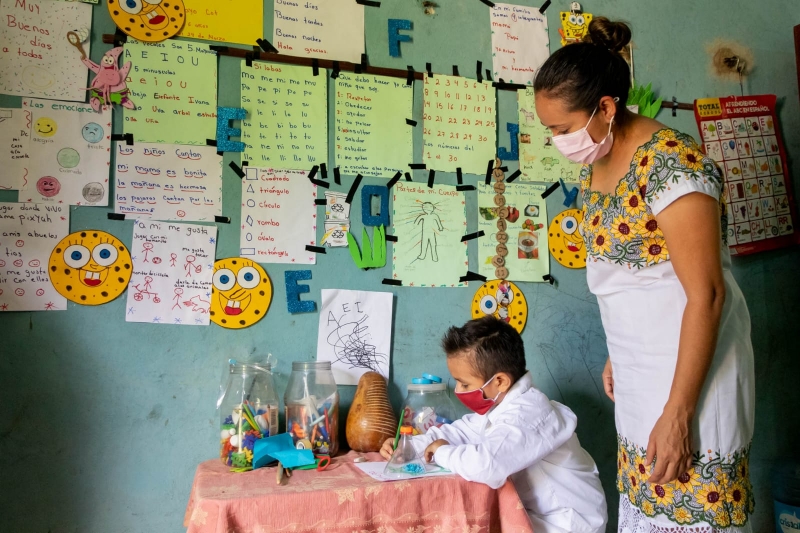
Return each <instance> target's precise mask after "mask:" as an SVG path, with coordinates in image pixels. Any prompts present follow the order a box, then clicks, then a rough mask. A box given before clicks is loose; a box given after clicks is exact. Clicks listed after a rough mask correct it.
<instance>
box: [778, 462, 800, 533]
mask: <svg viewBox="0 0 800 533" xmlns="http://www.w3.org/2000/svg"><path fill="white" fill-rule="evenodd" d="M772 495H773V497H774V499H775V531H776V532H777V533H792V532H799V533H800V462H797V461H790V462H787V463H784V464H782V465H781V466H780V467H778V468H775V470H774V471H773V476H772Z"/></svg>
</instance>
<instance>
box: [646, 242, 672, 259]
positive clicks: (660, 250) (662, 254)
mask: <svg viewBox="0 0 800 533" xmlns="http://www.w3.org/2000/svg"><path fill="white" fill-rule="evenodd" d="M663 244H664V242H663V241H662V240H660V239H642V253H641V257H642V259H645V260H646V261H647V264H648V265H655V264H656V263H660V262H662V261H666V260H667V259H669V253H667V248H666V246H664V245H663Z"/></svg>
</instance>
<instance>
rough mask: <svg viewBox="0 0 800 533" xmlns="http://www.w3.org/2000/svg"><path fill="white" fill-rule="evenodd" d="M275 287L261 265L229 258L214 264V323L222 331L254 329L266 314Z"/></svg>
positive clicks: (210, 311) (212, 302)
mask: <svg viewBox="0 0 800 533" xmlns="http://www.w3.org/2000/svg"><path fill="white" fill-rule="evenodd" d="M270 302H272V283H271V282H270V280H269V276H267V273H266V272H265V271H264V269H263V268H262V267H261V265H259V264H258V263H254V262H253V261H251V260H250V259H244V258H242V257H228V258H227V259H220V260H218V261H217V262H216V263H214V280H213V285H212V287H211V307H210V310H209V313H210V315H211V321H212V322H214V323H215V324H217V325H219V326H222V327H223V328H230V329H241V328H246V327H248V326H252V325H253V324H255V323H256V322H258V321H259V320H261V319H262V318H264V315H266V314H267V309H269V304H270Z"/></svg>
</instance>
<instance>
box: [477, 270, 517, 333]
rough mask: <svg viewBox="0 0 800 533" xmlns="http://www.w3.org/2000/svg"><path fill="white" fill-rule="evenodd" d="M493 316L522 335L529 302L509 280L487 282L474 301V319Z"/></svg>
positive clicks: (478, 291)
mask: <svg viewBox="0 0 800 533" xmlns="http://www.w3.org/2000/svg"><path fill="white" fill-rule="evenodd" d="M486 315H491V316H493V317H495V318H497V319H499V320H502V321H504V322H506V323H508V324H510V325H511V326H513V327H514V329H516V330H517V332H518V333H522V330H523V329H525V323H526V322H527V321H528V302H527V301H526V300H525V295H524V294H522V291H521V290H520V289H519V287H517V286H516V285H515V284H514V283H512V282H510V281H508V280H499V279H495V280H491V281H487V282H486V283H484V284H483V285H481V288H480V289H478V290H477V291H476V292H475V297H474V298H473V299H472V318H473V319H475V318H481V317H483V316H486Z"/></svg>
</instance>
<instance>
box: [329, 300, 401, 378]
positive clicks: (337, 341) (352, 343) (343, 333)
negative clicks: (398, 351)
mask: <svg viewBox="0 0 800 533" xmlns="http://www.w3.org/2000/svg"><path fill="white" fill-rule="evenodd" d="M346 316H347V315H346V313H342V314H341V315H340V316H339V318H338V319H337V318H336V317H334V316H333V313H332V312H329V313H328V325H331V323H333V324H335V325H336V327H335V329H334V330H333V331H331V332H330V333H329V334H328V338H327V341H328V346H330V347H331V348H333V351H334V353H335V354H336V362H337V363H341V364H343V365H345V366H346V367H347V368H348V369H353V368H361V369H364V370H372V371H374V372H381V371H382V370H381V365H386V364H388V363H389V359H388V355H387V354H385V353H380V352H378V349H377V347H376V346H375V345H374V344H372V343H371V342H370V340H371V337H370V334H369V325H367V324H366V322H367V321H368V320H369V315H366V314H365V315H363V316H361V318H359V319H358V320H351V321H346V320H347V318H346Z"/></svg>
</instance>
